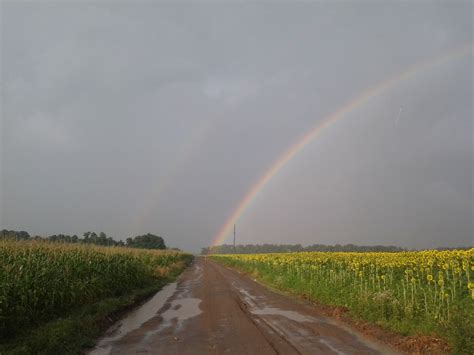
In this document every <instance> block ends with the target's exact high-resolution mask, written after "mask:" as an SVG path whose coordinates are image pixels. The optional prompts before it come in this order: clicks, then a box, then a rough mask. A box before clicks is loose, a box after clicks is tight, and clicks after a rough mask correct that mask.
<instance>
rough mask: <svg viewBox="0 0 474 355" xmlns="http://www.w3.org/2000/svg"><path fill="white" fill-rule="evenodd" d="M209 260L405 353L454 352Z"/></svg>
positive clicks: (445, 344) (437, 341)
mask: <svg viewBox="0 0 474 355" xmlns="http://www.w3.org/2000/svg"><path fill="white" fill-rule="evenodd" d="M210 259H211V260H213V261H214V262H217V263H219V264H221V265H223V266H225V267H227V268H229V269H232V270H235V271H237V272H239V273H240V274H242V275H246V276H248V277H251V278H252V279H253V280H254V281H255V282H258V283H259V284H261V285H262V286H264V287H266V288H267V289H269V290H271V291H272V292H276V293H279V294H282V295H285V296H287V297H290V298H292V299H294V300H296V301H298V302H304V303H309V304H310V305H311V306H312V307H315V308H316V309H317V310H318V312H320V313H321V314H322V315H324V316H326V317H329V318H333V319H336V320H337V321H339V322H342V323H343V324H344V325H346V326H349V327H351V328H353V329H355V330H357V331H359V332H360V333H361V334H362V335H363V336H366V337H368V338H370V339H372V340H375V341H378V342H381V343H384V344H386V345H388V346H391V347H393V348H394V349H396V350H398V351H401V352H403V353H409V354H447V353H452V352H453V346H452V345H451V344H450V342H449V341H448V340H446V339H444V338H441V337H439V336H438V335H436V334H432V335H427V334H415V335H403V334H401V333H398V332H396V331H394V330H392V329H390V328H388V327H386V326H383V325H379V324H376V323H373V322H370V321H368V320H366V319H363V318H362V317H359V316H357V315H356V314H353V313H351V312H350V310H349V309H347V308H345V307H341V306H336V305H329V304H324V303H321V302H318V300H315V299H312V298H309V297H308V296H307V295H305V294H301V293H298V292H296V291H295V290H291V289H289V288H282V287H278V285H276V284H274V283H272V282H270V281H269V280H267V279H266V278H265V277H264V276H262V275H259V274H258V273H254V274H253V273H251V272H249V271H248V270H245V269H244V268H240V267H239V266H236V265H229V264H227V263H224V262H222V261H221V260H219V259H217V258H213V257H212V256H210ZM454 353H456V354H458V353H459V354H464V352H462V351H459V349H456V350H454ZM467 353H468V352H466V354H467Z"/></svg>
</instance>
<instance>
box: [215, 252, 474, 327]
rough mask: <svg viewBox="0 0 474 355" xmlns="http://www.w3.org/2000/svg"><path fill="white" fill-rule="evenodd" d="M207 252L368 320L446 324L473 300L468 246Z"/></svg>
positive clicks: (473, 265)
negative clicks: (381, 250)
mask: <svg viewBox="0 0 474 355" xmlns="http://www.w3.org/2000/svg"><path fill="white" fill-rule="evenodd" d="M213 258H214V259H215V260H217V261H220V262H223V263H225V264H227V265H230V266H235V267H238V268H240V269H243V270H245V271H247V272H250V273H253V274H254V275H255V276H260V277H262V278H263V279H264V280H266V281H268V282H270V283H271V284H273V285H275V286H277V287H279V288H281V289H287V290H293V291H295V292H297V293H300V294H303V295H305V296H307V297H308V298H311V299H314V300H317V301H320V302H322V303H326V304H331V305H337V306H344V307H347V308H348V309H350V310H355V311H357V312H358V313H360V314H364V313H365V316H366V317H369V318H372V320H380V319H382V320H387V321H391V322H394V321H395V322H397V321H409V322H410V321H411V322H413V321H415V320H420V321H427V322H429V323H430V324H435V325H446V324H448V323H449V322H450V321H451V318H452V317H453V312H454V311H455V310H456V311H457V312H459V311H460V312H469V311H468V309H471V310H472V309H473V308H472V306H473V304H474V249H470V250H453V251H435V250H430V251H419V252H400V253H349V252H341V253H332V252H309V253H292V254H250V255H249V254H247V255H244V254H242V255H215V256H213ZM461 305H462V306H461ZM466 305H467V307H466ZM466 314H467V313H466ZM464 321H465V322H467V321H468V320H467V318H465V320H464Z"/></svg>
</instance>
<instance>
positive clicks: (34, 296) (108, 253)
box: [0, 241, 191, 340]
mask: <svg viewBox="0 0 474 355" xmlns="http://www.w3.org/2000/svg"><path fill="white" fill-rule="evenodd" d="M190 258H191V256H190V255H188V254H183V253H178V252H169V251H152V250H138V249H127V248H113V247H97V246H86V245H71V244H52V243H47V242H10V241H0V340H1V338H3V339H6V338H7V337H11V336H14V335H15V334H16V333H18V331H19V330H21V329H22V328H23V327H26V326H28V327H30V326H34V325H35V324H39V323H41V322H44V321H46V320H50V319H53V318H55V317H58V316H60V315H63V314H66V313H67V312H69V311H70V310H72V309H74V308H77V307H79V306H83V305H87V304H92V303H94V302H96V301H99V300H101V299H103V298H106V297H116V296H120V295H123V294H126V293H128V292H131V291H132V290H135V289H139V288H144V287H147V286H149V285H152V284H153V282H156V281H157V280H159V279H163V278H166V277H167V276H170V275H171V274H173V273H176V272H178V271H180V270H181V269H183V268H184V266H185V265H186V264H187V262H188V261H189V260H190Z"/></svg>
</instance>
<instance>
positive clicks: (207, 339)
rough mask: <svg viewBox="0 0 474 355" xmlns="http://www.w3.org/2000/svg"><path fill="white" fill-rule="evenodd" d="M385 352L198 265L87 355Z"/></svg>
mask: <svg viewBox="0 0 474 355" xmlns="http://www.w3.org/2000/svg"><path fill="white" fill-rule="evenodd" d="M377 353H383V354H387V353H393V351H392V350H391V349H388V348H386V347H384V346H383V345H381V344H376V343H373V342H370V341H368V340H366V339H364V338H362V337H361V336H360V335H359V334H358V333H356V332H354V331H352V330H350V329H348V328H346V327H344V326H342V325H340V324H338V323H336V322H335V321H333V320H331V319H328V318H325V317H323V316H321V315H319V314H318V313H317V311H316V310H315V309H314V308H313V307H311V306H309V305H304V304H300V303H298V302H296V301H294V300H291V299H289V298H287V297H285V296H283V295H280V294H276V293H273V292H271V291H269V290H268V289H266V288H265V287H263V286H261V285H260V284H258V283H256V282H255V281H253V280H251V279H250V278H248V277H246V276H243V275H241V274H239V273H238V272H236V271H234V270H229V269H227V268H225V267H223V266H221V265H218V264H216V263H214V262H212V261H208V260H205V259H203V258H197V260H196V261H195V262H194V263H193V265H192V266H191V267H189V268H188V269H187V270H186V271H185V272H184V273H183V275H181V277H180V279H179V280H178V282H177V283H174V284H171V285H168V286H166V287H165V288H164V289H163V290H162V291H160V292H158V293H157V294H156V295H155V296H154V297H153V298H152V299H151V300H150V301H148V302H147V303H145V304H144V305H143V306H141V307H139V308H138V309H137V310H135V311H134V312H131V313H130V314H129V315H128V316H127V317H125V318H124V319H123V320H121V321H120V322H118V323H117V324H116V325H115V326H114V327H112V328H111V329H109V331H108V332H107V333H106V335H105V336H104V338H102V339H101V340H100V341H99V343H98V345H97V347H96V348H95V349H94V350H93V351H92V352H91V354H94V355H98V354H259V355H263V354H377Z"/></svg>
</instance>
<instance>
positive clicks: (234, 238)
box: [234, 223, 235, 254]
mask: <svg viewBox="0 0 474 355" xmlns="http://www.w3.org/2000/svg"><path fill="white" fill-rule="evenodd" d="M234 254H235V223H234Z"/></svg>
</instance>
